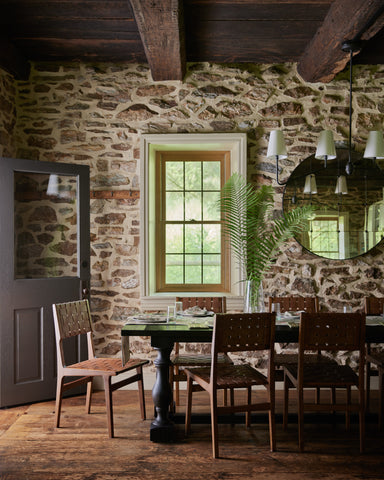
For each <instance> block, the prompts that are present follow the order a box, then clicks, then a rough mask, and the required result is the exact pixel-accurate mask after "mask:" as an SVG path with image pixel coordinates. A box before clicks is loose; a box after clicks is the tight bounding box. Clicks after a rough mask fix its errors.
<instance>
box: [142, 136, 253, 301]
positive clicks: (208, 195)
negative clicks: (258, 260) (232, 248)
mask: <svg viewBox="0 0 384 480" xmlns="http://www.w3.org/2000/svg"><path fill="white" fill-rule="evenodd" d="M141 156H142V158H141V161H140V167H141V168H140V287H141V306H142V308H143V309H148V310H149V309H156V310H164V309H166V307H167V304H168V303H169V302H170V301H172V300H174V297H175V296H176V295H178V294H179V292H182V293H183V295H194V294H196V295H199V293H200V294H201V295H215V294H217V295H220V294H221V295H222V294H223V293H225V294H226V295H227V306H228V308H240V309H241V308H242V302H243V300H242V295H243V292H242V283H241V282H239V280H240V274H239V271H238V268H237V265H236V262H235V260H234V259H233V258H232V257H231V255H230V252H229V249H228V248H224V247H223V241H222V239H221V228H220V218H219V215H218V212H217V211H216V210H215V209H214V208H213V204H214V202H215V199H216V198H217V195H218V183H217V182H218V181H219V182H220V188H221V185H222V184H223V183H224V182H225V179H226V178H228V177H229V176H230V175H231V174H232V173H234V172H238V173H240V174H242V175H244V176H246V158H247V138H246V134H244V133H229V134H228V133H226V134H217V133H212V134H209V133H207V134H164V135H162V134H159V135H157V134H154V135H151V134H148V135H142V139H141ZM219 170H220V173H219ZM167 173H168V175H167ZM219 272H220V273H219ZM171 298H172V300H171ZM228 301H229V303H228Z"/></svg>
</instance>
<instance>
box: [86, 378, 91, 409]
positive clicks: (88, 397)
mask: <svg viewBox="0 0 384 480" xmlns="http://www.w3.org/2000/svg"><path fill="white" fill-rule="evenodd" d="M92 380H93V377H91V378H90V380H89V382H88V383H87V397H86V402H85V411H86V412H87V413H91V401H92V388H93V381H92Z"/></svg>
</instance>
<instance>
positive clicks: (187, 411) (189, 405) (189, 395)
mask: <svg viewBox="0 0 384 480" xmlns="http://www.w3.org/2000/svg"><path fill="white" fill-rule="evenodd" d="M192 390H193V389H192V378H191V377H189V376H187V405H186V407H185V434H186V435H188V434H189V433H190V431H191V413H192Z"/></svg>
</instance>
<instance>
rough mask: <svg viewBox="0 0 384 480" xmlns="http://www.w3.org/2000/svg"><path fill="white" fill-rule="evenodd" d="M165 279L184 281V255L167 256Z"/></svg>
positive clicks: (176, 281) (167, 280) (174, 281)
mask: <svg viewBox="0 0 384 480" xmlns="http://www.w3.org/2000/svg"><path fill="white" fill-rule="evenodd" d="M165 281H166V282H167V283H184V278H183V255H168V254H167V255H166V256H165Z"/></svg>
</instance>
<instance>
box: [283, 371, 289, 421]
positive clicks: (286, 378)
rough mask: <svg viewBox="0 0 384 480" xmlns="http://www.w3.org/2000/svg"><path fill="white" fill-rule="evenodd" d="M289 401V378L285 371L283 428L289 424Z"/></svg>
mask: <svg viewBox="0 0 384 480" xmlns="http://www.w3.org/2000/svg"><path fill="white" fill-rule="evenodd" d="M288 401H289V379H288V377H287V375H286V374H285V373H284V404H283V430H287V426H288Z"/></svg>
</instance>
